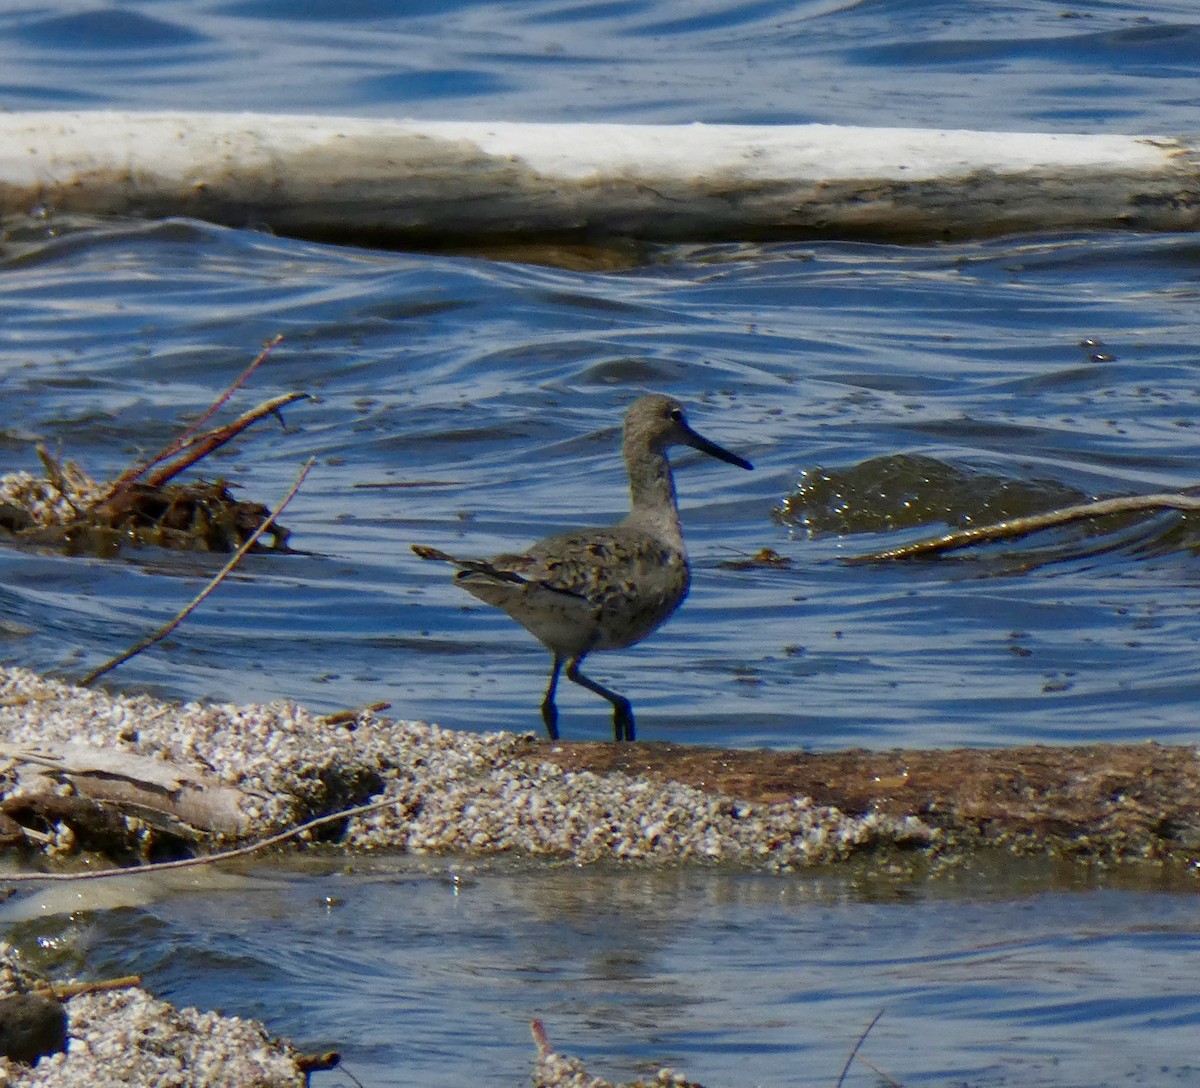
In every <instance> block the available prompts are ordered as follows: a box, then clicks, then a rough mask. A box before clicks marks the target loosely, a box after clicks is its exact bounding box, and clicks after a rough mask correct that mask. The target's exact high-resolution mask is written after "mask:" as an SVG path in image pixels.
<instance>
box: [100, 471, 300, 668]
mask: <svg viewBox="0 0 1200 1088" xmlns="http://www.w3.org/2000/svg"><path fill="white" fill-rule="evenodd" d="M315 461H316V458H315V457H310V458H309V459H308V460H307V461H306V462H305V464H304V467H303V468H302V469H301V470H300V474H299V475H298V476H297V477H296V482H295V483H293V484H292V487H291V490H290V491H288V493H287V494H286V495H285V496H284V497H283V500H282V501H281V502H280V503H279V505H278V506H277V507H276V508H275V509H274V510H273V511H272V512H271V513H270V514H269V515H267V517H266V519H265V520H264V521H263V522H262V523H261V524H260V525H259V526H258V528H257V529H255V530H254V532H252V533H251V534H250V535H249V536H248V537H247V538H246V540H245V542H244V543H243V544H242V546H241V547H240V548H238V550H237V551H236V552H234V553H233V555H232V556H230V557H229V562H227V563H226V564H225V565H224V566H223V567H222V568H221V569H220V570H219V571H217V573H216V574H215V575H213V577H212V579H211V580H210V581H209V583H208V585H206V586H205V587H204V588H203V589H202V590H201V591H200V592H199V593H198V594H196V596H195V597H194V598H192V600H191V602H190V603H189V604H188V605H187V606H186V607H185V608H183V610H182V611H180V612H179V613H178V614H177V615H176V616H175V618H174V619H172V620H171V621H170V622H169V623H167V624H165V625H164V626H162V627H160V628H159V629H158V630H157V631H155V632H154V633H153V634H151V635H148V636H147V637H146V638H144V639H142V641H141V642H139V643H138V644H137V645H136V646H134V647H132V648H131V649H129V650H126V651H125V653H123V654H120V655H119V656H117V657H114V658H112V659H111V660H109V661H106V662H105V663H104V664H103V665H100V666H99V667H98V668H95V669H93V670H92V671H91V672H89V673H88V674H87V675H86V676H85V677H83V679H81V680H80V681H79V682H80V684H82V685H83V686H84V687H86V686H87V685H88V684H91V683H92V682H93V681H95V680H97V679H98V678H99V677H101V676H103V675H104V674H105V673H107V672H111V671H112V670H113V669H115V668H116V667H117V666H118V665H123V664H125V662H126V661H128V660H129V659H130V658H132V657H136V656H137V655H138V654H140V653H141V652H142V651H143V650H146V649H149V647H151V646H153V645H154V644H155V643H156V642H159V641H161V640H162V639H164V638H166V637H167V635H169V634H170V633H171V632H172V631H174V630H175V628H176V627H178V626H179V625H180V624H181V623H182V622H183V621H184V620H185V619H187V618H188V616H190V615H191V614H192V613H193V612H194V611H195V610H196V609H197V608H198V607H199V605H200V604H201V602H202V601H204V599H205V598H206V597H208V595H209V594H210V593H212V592H213V590H215V589H216V588H217V586H219V585H220V584H221V583H222V582H223V581H224V580H225V578H226V576H227V575H228V574H229V573H230V571H232V570H233V568H234V567H236V566H237V565H238V563H240V562H241V560H242V557H243V556H244V555H245V554H246V553H247V552H248V551H249V550H250V549H251V548H252V547H254V544H255V542H256V541H257V540H258V538H259V537H260V536H262V535H263V533H265V532H266V531H267V530H268V529H270V528H271V526H272V525H274V524H275V519H276V518H277V517H279V515H280V514H282V513H283V511H284V510H285V509H287V505H288V503H290V502H291V501H292V499H294V498H295V497H296V492H297V491H299V490H300V485H301V484H302V483H304V478H305V477H306V476H307V475H308V472H309V469H311V468H312V467H313V464H314V462H315Z"/></svg>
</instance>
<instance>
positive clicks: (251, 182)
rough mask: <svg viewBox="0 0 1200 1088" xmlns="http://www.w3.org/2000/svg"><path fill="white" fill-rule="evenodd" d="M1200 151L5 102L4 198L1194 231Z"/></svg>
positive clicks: (698, 235)
mask: <svg viewBox="0 0 1200 1088" xmlns="http://www.w3.org/2000/svg"><path fill="white" fill-rule="evenodd" d="M1196 160H1197V156H1196V151H1195V149H1194V148H1193V147H1192V146H1191V145H1190V144H1189V143H1187V142H1185V141H1183V140H1181V139H1174V138H1170V137H1157V136H1116V135H1069V134H1044V133H1005V132H973V131H954V130H928V131H926V130H913V129H888V128H878V129H874V128H871V129H867V128H845V127H840V126H833V125H779V126H748V125H700V124H696V125H612V124H526V123H506V122H497V123H485V122H429V121H382V120H369V119H355V118H336V117H303V116H280V115H264V114H214V113H157V114H152V113H119V112H103V111H100V112H74V113H65V112H36V113H8V114H0V211H3V212H4V213H6V214H22V213H29V212H50V213H54V212H59V213H82V214H96V215H117V216H145V217H151V218H158V217H165V216H189V217H194V218H199V219H206V220H209V221H212V222H216V223H223V224H228V225H232V226H245V225H267V226H269V227H271V228H272V229H273V230H275V231H277V232H279V233H281V234H293V235H298V236H303V237H317V238H329V239H336V240H343V241H354V242H360V243H364V244H405V243H418V244H420V243H452V244H463V243H472V242H477V241H484V240H488V239H497V238H505V239H517V240H536V239H547V238H554V239H584V240H587V239H603V238H604V237H609V236H624V237H633V238H637V239H645V240H702V239H776V238H803V237H853V238H878V239H889V240H903V241H916V240H926V239H938V238H963V237H973V236H987V235H995V234H1000V233H1006V232H1011V231H1022V230H1063V229H1089V228H1111V227H1128V228H1137V229H1144V230H1193V229H1195V228H1196V225H1197V217H1198V214H1200V213H1198V210H1197V209H1198V208H1200V171H1198V167H1197V161H1196Z"/></svg>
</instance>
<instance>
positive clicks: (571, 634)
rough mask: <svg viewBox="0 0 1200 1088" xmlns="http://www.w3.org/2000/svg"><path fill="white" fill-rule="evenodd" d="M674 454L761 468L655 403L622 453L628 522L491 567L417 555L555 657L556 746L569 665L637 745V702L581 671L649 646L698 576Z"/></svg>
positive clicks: (548, 700) (546, 718)
mask: <svg viewBox="0 0 1200 1088" xmlns="http://www.w3.org/2000/svg"><path fill="white" fill-rule="evenodd" d="M672 446H691V447H692V448H693V449H697V450H701V451H702V452H704V453H707V454H708V455H709V456H711V457H716V458H717V459H718V460H720V461H725V462H727V463H728V464H731V465H737V466H738V467H739V468H746V469H748V468H753V466H752V465H751V464H750V462H749V461H747V460H745V459H743V458H741V457H738V456H737V455H736V454H733V453H730V452H729V451H728V450H725V449H722V448H721V447H720V446H718V445H717V444H716V443H715V442H710V441H709V440H708V439H707V438H703V437H701V436H700V435H698V434H697V433H696V432H695V431H693V430H692V429H691V427H689V426H688V422H687V418H686V417H685V415H684V412H683V405H682V404H680V403H679V401H677V400H674V399H672V398H671V397H664V396H661V395H658V394H652V395H650V396H646V397H641V398H639V399H638V400H636V401H634V402H633V404H631V405H630V406H629V410H628V411H627V412H626V413H625V439H624V444H623V453H624V456H625V467H626V469H627V470H628V472H629V493H630V499H631V509H630V511H629V514H628V515H627V516H626V517H625V518H624V520H622V521H620V522H618V523H617V524H616V525H611V526H605V527H602V528H596V529H573V530H570V531H569V532H565V533H559V534H557V535H556V536H548V537H546V538H545V539H544V540H539V541H538V542H537V543H536V544H534V545H533V546H532V547H531V548H530V549H529V550H528V551H526V552H522V553H521V554H520V555H497V556H494V557H493V558H491V559H456V558H455V557H454V556H452V555H447V554H446V553H445V552H443V551H439V550H438V549H436V548H429V547H425V546H424V545H421V544H414V545H413V546H412V550H413V551H414V552H416V553H417V555H419V556H420V557H421V558H422V559H436V560H440V561H441V562H444V563H452V564H453V565H454V566H456V567H458V574H456V575H455V579H454V580H455V581H456V582H457V583H458V584H459V585H460V586H462V588H463V589H465V590H466V591H467V592H468V593H470V594H472V595H474V596H476V597H478V598H479V599H480V600H481V601H485V602H487V603H488V604H490V605H495V607H497V608H500V609H503V610H504V611H505V612H507V613H508V614H509V615H510V616H511V617H512V618H513V619H514V620H516V621H517V623H519V624H520V625H521V626H522V627H524V628H525V629H526V630H527V631H529V633H530V634H532V635H533V636H534V637H535V638H536V639H538V640H539V641H540V642H541V643H542V645H543V646H545V647H546V649H548V650H549V651H550V652H551V653H552V654H553V655H554V664H553V665H552V666H551V669H550V683H549V684H548V685H547V687H546V693H545V696H544V697H543V699H542V721H543V722H544V723H545V726H546V732H547V733H549V735H550V739H551V740H558V707H557V706H556V705H555V702H554V694H555V691H556V690H557V688H558V678H559V674H560V673H561V672H562V671H563V665H564V664H565V665H566V674H567V679H568V680H570V681H572V682H573V683H576V684H579V685H580V686H582V687H585V688H587V689H588V691H592V692H595V693H596V694H597V695H599V696H602V697H603V698H605V699H607V700H608V701H609V702H610V703H611V704H612V708H613V738H614V739H615V740H618V741H623V740H633V739H634V723H633V707H632V705H631V704H630V702H629V700H628V699H626V698H625V696H623V695H619V694H617V692H615V691H610V690H609V689H608V688H606V687H604V686H603V685H601V684H598V683H597V682H596V681H595V680H593V679H591V678H590V677H588V676H584V675H583V673H581V672H580V671H579V667H580V666H581V665H582V664H583V660H584V658H585V657H587V655H588V654H590V653H591V652H592V651H593V650H621V649H624V648H625V647H627V646H632V645H634V644H635V643H637V642H641V641H642V639H644V638H645V637H646V636H647V635H649V634H650V633H651V632H653V631H656V630H657V629H658V628H659V627H661V626H662V625H663V624H664V623H666V621H667V620H668V619H670V618H671V616H672V615H673V614H674V612H675V610H676V609H677V608H678V607H679V606H680V604H682V603H683V599H684V598H685V597H686V596H687V593H688V588H689V586H690V585H691V569H690V567H689V566H688V560H687V552H686V550H685V549H684V546H683V531H682V530H681V528H680V526H679V508H678V506H677V504H676V500H675V481H674V478H673V477H672V475H671V463H670V462H669V461H668V460H667V450H668V449H670V448H671V447H672Z"/></svg>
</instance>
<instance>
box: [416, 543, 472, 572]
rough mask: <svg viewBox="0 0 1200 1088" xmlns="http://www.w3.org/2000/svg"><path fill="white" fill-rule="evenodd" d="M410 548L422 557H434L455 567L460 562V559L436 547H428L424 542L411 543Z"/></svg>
mask: <svg viewBox="0 0 1200 1088" xmlns="http://www.w3.org/2000/svg"><path fill="white" fill-rule="evenodd" d="M412 550H413V551H414V552H416V553H417V555H419V556H420V557H421V558H422V559H436V560H437V561H438V562H439V563H453V564H454V565H455V566H456V567H457V566H459V565H460V564H461V560H458V559H455V558H454V556H452V555H447V554H446V553H445V552H440V551H438V550H437V548H430V547H428V546H427V545H425V544H413V545H412Z"/></svg>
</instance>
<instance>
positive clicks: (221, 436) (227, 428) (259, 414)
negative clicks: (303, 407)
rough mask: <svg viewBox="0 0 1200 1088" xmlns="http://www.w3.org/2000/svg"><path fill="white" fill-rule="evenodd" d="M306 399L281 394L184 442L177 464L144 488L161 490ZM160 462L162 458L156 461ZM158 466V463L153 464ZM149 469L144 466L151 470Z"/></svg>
mask: <svg viewBox="0 0 1200 1088" xmlns="http://www.w3.org/2000/svg"><path fill="white" fill-rule="evenodd" d="M308 396H309V394H308V393H284V394H282V395H281V396H278V397H272V398H271V399H270V400H265V401H263V402H262V404H260V405H259V406H258V407H257V408H251V409H250V411H248V412H243V413H242V414H241V415H240V416H238V417H237V419H235V420H234V421H233V422H232V423H226V424H225V425H224V426H222V427H216V428H214V429H213V430H211V431H205V432H204V434H198V435H193V436H192V437H191V438H189V439H188V440H187V442H185V443H184V444H183V445H182V446H180V447H179V448H180V449H186V450H187V452H186V453H184V455H183V456H182V457H180V458H179V459H178V460H176V461H172V462H171V463H170V464H169V465H163V466H162V467H160V468H159V469H157V470H156V471H155V472H152V473H151V474H150V475H149V476H147V477H146V480H145V482H146V485H147V486H148V487H162V485H163V484H165V483H167V482H168V481H170V480H172V479H174V478H175V477H176V476H178V475H179V474H180V473H181V472H182V471H183V470H184V469H186V468H190V467H191V466H192V465H194V464H195V463H196V462H197V461H199V460H200V459H201V458H203V457H207V456H208V455H209V454H210V453H212V451H213V450H215V449H217V448H218V447H220V446H223V445H225V443H226V442H228V441H229V440H230V439H232V438H236V437H237V436H238V435H239V434H241V433H242V431H244V430H245V429H246V428H247V427H249V426H250V424H252V423H257V422H258V421H259V420H260V419H262V418H263V416H269V415H277V416H278V415H279V409H280V408H282V407H283V406H284V405H285V404H291V403H293V402H294V401H298V400H305V399H307V398H308ZM282 418H283V417H282V416H280V419H281V420H282ZM159 460H162V458H159ZM154 463H155V464H157V463H158V462H157V461H156V462H154ZM150 467H152V466H149V465H148V466H147V468H150Z"/></svg>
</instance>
